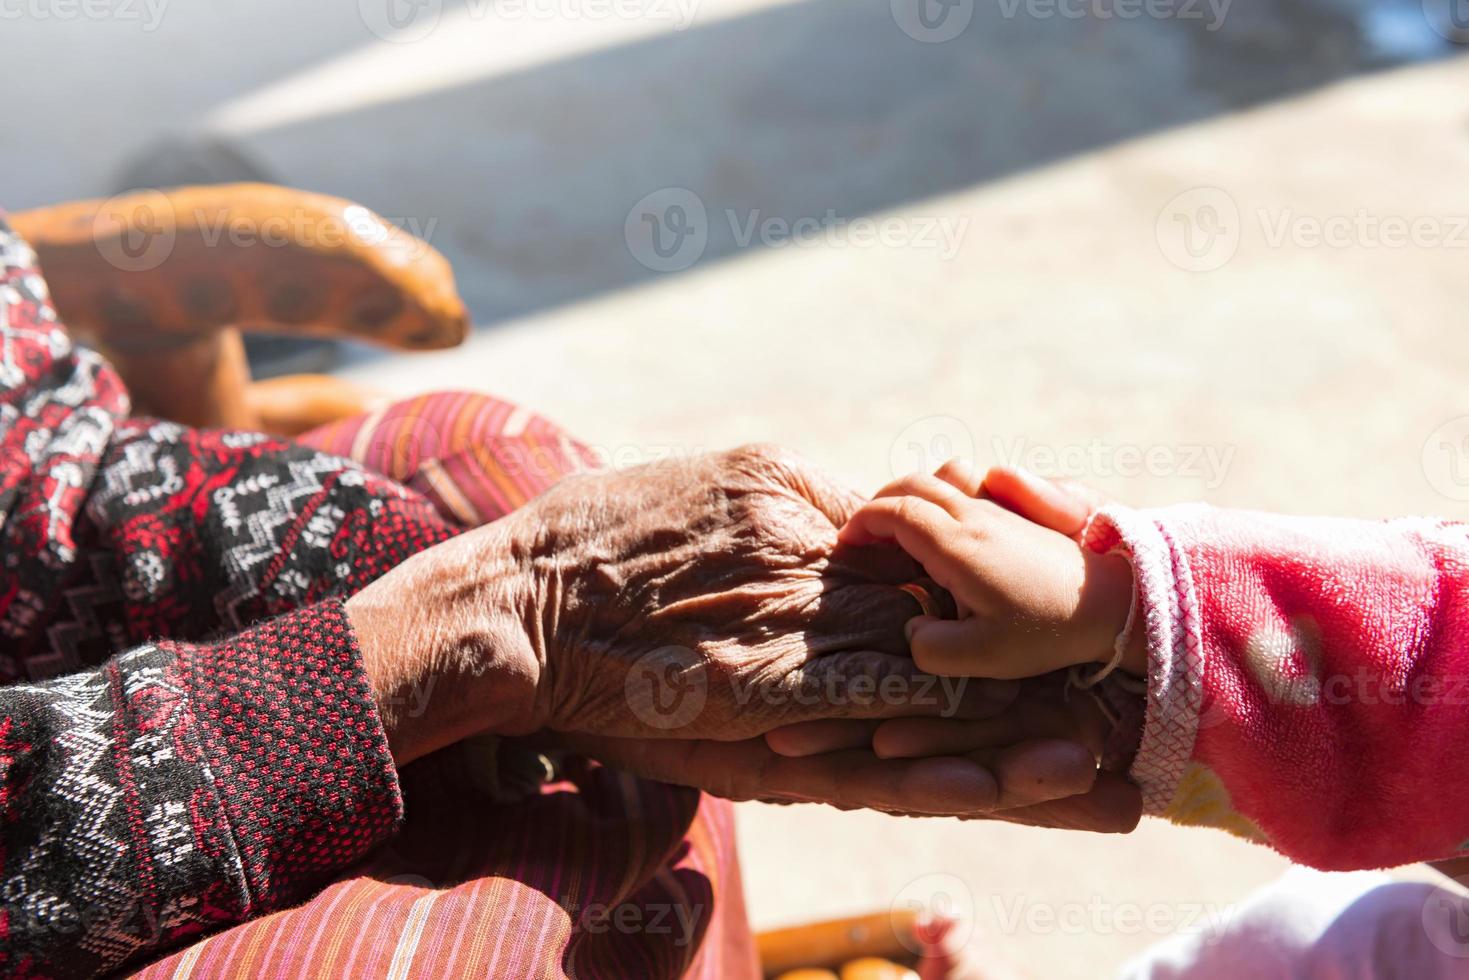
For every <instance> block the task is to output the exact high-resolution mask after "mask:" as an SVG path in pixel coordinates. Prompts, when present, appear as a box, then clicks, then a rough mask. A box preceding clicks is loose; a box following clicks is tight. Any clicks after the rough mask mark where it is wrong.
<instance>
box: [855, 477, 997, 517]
mask: <svg viewBox="0 0 1469 980" xmlns="http://www.w3.org/2000/svg"><path fill="white" fill-rule="evenodd" d="M886 497H921V498H923V499H924V500H927V501H928V502H929V503H931V504H936V505H938V506H939V507H942V508H943V509H944V510H946V511H948V512H949V514H950V516H952V517H953V518H954V519H955V520H963V519H964V516H965V515H966V514H967V513H968V512H969V509H970V507H971V506H972V505H973V503H974V501H973V499H971V498H970V497H969V496H968V495H967V494H965V493H964V492H963V491H961V490H960V489H959V488H958V487H956V486H954V485H953V484H952V483H950V482H948V481H947V480H940V479H939V478H938V477H937V476H932V475H930V474H928V473H909V474H908V475H907V476H905V477H903V478H902V479H898V480H894V481H893V482H892V483H889V484H888V485H887V486H885V487H883V488H882V489H881V490H879V491H878V492H877V495H876V496H875V497H874V498H873V499H874V500H882V499H884V498H886Z"/></svg>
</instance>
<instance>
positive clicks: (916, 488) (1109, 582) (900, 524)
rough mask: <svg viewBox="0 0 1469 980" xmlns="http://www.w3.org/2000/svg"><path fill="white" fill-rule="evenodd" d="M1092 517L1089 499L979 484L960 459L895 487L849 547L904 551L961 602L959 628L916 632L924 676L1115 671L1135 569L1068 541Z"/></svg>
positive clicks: (995, 476) (929, 621) (872, 506)
mask: <svg viewBox="0 0 1469 980" xmlns="http://www.w3.org/2000/svg"><path fill="white" fill-rule="evenodd" d="M1002 504H1003V505H1004V506H1002ZM1007 507H1009V508H1011V509H1006V508H1007ZM1089 510H1090V508H1089V506H1088V505H1087V503H1086V501H1084V500H1083V499H1081V498H1080V497H1078V496H1076V495H1073V494H1071V493H1069V492H1068V491H1066V490H1064V489H1062V488H1060V487H1057V486H1055V485H1053V484H1050V483H1047V482H1045V481H1040V480H1037V479H1036V478H1035V477H1032V476H1029V475H1028V474H1025V473H1023V472H1020V471H1016V470H1008V469H997V470H992V471H991V472H990V474H989V475H987V476H986V477H985V478H984V480H983V481H981V480H980V479H979V478H978V477H977V476H976V475H975V473H974V471H973V469H972V468H971V467H969V466H968V465H967V464H965V463H964V462H962V461H960V460H952V461H950V462H949V463H946V464H945V465H944V466H943V467H942V468H941V469H940V470H939V471H938V473H937V474H936V475H934V476H927V475H924V474H914V475H913V476H909V477H905V478H904V479H902V480H899V481H897V482H896V483H893V484H891V485H889V486H888V487H887V488H885V489H884V490H883V491H882V492H881V493H880V494H878V496H877V498H876V499H874V500H872V501H871V502H870V503H868V504H866V505H865V506H863V507H862V509H861V510H859V511H858V512H857V513H856V515H854V516H853V517H852V519H851V520H850V521H848V522H847V525H846V527H844V528H843V529H842V532H841V540H842V541H843V542H844V543H846V544H851V545H868V544H874V543H877V542H880V541H893V542H896V543H897V544H898V545H899V546H901V547H902V548H903V550H904V551H906V552H907V553H908V554H909V555H911V556H912V557H913V558H914V559H916V560H917V561H918V562H920V563H921V564H922V565H923V567H924V569H925V570H926V571H927V572H928V574H929V576H930V577H932V578H933V579H934V581H936V582H937V583H938V584H939V585H942V586H943V587H944V588H946V589H948V590H949V591H950V592H951V593H953V595H954V598H955V600H956V601H957V602H958V604H959V619H957V620H941V619H935V618H933V617H931V616H919V617H916V618H915V619H913V620H911V621H910V622H909V623H908V634H909V641H910V645H911V647H912V651H913V659H914V661H915V662H916V663H917V664H918V666H919V667H920V668H922V669H923V670H925V671H927V672H929V673H933V674H946V675H950V676H975V677H994V678H1020V677H1033V676H1036V675H1038V674H1045V673H1049V672H1051V671H1053V670H1057V669H1060V668H1065V667H1071V666H1074V665H1077V664H1085V663H1092V662H1099V663H1107V662H1109V661H1111V660H1112V658H1113V655H1114V644H1115V642H1116V639H1117V636H1118V634H1119V633H1120V632H1121V631H1122V629H1123V627H1124V625H1125V624H1126V622H1127V618H1128V613H1129V612H1130V610H1131V606H1132V568H1131V565H1130V564H1129V563H1128V561H1127V560H1126V559H1125V558H1122V557H1120V556H1116V555H1101V554H1097V553H1095V552H1092V551H1089V550H1087V549H1084V548H1082V547H1081V546H1080V545H1079V544H1078V543H1077V542H1076V541H1075V540H1073V539H1072V538H1071V537H1068V535H1069V534H1077V533H1079V532H1080V531H1081V528H1082V526H1083V525H1084V524H1085V520H1086V515H1087V513H1088V512H1089ZM1037 521H1039V522H1041V523H1037ZM1063 532H1064V533H1063ZM1134 639H1138V638H1137V637H1135V638H1134ZM1131 647H1132V649H1131V651H1130V655H1129V656H1128V657H1127V658H1125V659H1124V661H1123V667H1124V668H1125V669H1129V670H1133V671H1134V672H1137V673H1141V672H1142V671H1143V662H1144V658H1143V653H1142V648H1141V647H1142V645H1141V644H1140V643H1133V644H1132V645H1131Z"/></svg>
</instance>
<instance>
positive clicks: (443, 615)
mask: <svg viewBox="0 0 1469 980" xmlns="http://www.w3.org/2000/svg"><path fill="white" fill-rule="evenodd" d="M859 503H860V501H859V500H858V499H857V498H856V497H855V495H853V494H850V493H848V492H846V491H844V490H842V489H840V488H838V487H836V486H834V485H833V484H831V483H830V482H829V481H828V480H826V479H825V478H824V477H823V476H822V475H821V474H819V473H817V472H816V471H815V470H813V469H812V468H811V467H809V466H808V465H806V464H805V463H803V462H802V461H800V460H799V459H797V458H795V457H793V456H791V455H789V454H786V453H783V452H781V451H779V450H773V449H768V448H763V447H754V448H746V449H741V450H736V451H733V452H727V453H720V454H714V455H707V456H699V457H696V458H693V459H689V460H679V461H671V462H665V463H658V464H653V465H649V466H644V467H640V468H637V469H633V470H627V471H621V472H610V473H599V474H590V475H583V476H578V477H573V478H570V479H567V480H565V481H563V482H562V483H561V484H559V485H558V486H556V487H555V488H554V489H552V490H551V491H549V492H548V493H546V494H545V495H543V496H542V497H540V498H538V499H537V500H535V501H533V502H532V503H531V504H529V505H528V506H526V507H524V508H521V509H520V510H519V511H517V512H515V513H514V514H512V515H510V516H509V517H507V518H505V519H504V520H501V521H498V522H496V523H495V524H492V525H489V526H486V527H484V528H480V529H477V530H475V531H473V532H470V533H468V534H465V535H463V536H461V537H459V538H456V539H454V540H453V541H450V542H446V543H445V544H443V545H440V546H439V547H436V548H434V549H431V550H430V551H426V552H424V553H422V554H420V555H418V556H416V557H414V558H413V559H412V560H410V561H408V562H406V563H405V564H403V565H402V566H400V567H399V568H397V569H395V570H394V571H393V572H392V573H390V574H389V575H387V576H385V577H384V578H382V579H380V580H379V581H377V582H375V583H374V584H373V585H372V586H370V587H369V588H368V589H366V590H364V591H363V592H362V593H360V594H359V595H358V596H356V597H354V598H353V599H352V600H351V601H350V602H349V603H348V607H347V608H348V612H349V615H350V616H351V617H352V621H353V623H354V626H355V627H356V628H357V630H358V633H359V636H360V638H361V643H362V646H363V650H364V657H365V660H366V662H367V665H368V669H369V672H370V673H371V674H372V675H373V676H374V683H375V684H376V685H377V686H378V689H379V694H380V698H379V699H380V703H381V704H382V705H383V710H384V715H385V721H386V722H387V724H388V730H389V733H390V738H391V739H392V741H393V742H394V747H395V751H397V752H399V753H400V756H407V757H412V756H417V755H421V754H423V753H424V752H426V751H431V750H432V749H433V748H435V747H437V746H439V745H443V744H447V743H448V742H450V741H454V740H457V739H458V738H461V737H464V736H466V735H469V734H474V733H478V732H486V731H489V732H494V733H497V734H507V735H519V734H526V733H529V732H533V731H538V730H542V729H549V730H553V731H564V732H582V733H591V734H596V735H601V736H622V737H636V736H646V735H656V736H660V737H679V738H715V739H720V740H737V739H743V738H749V737H751V736H755V735H759V734H761V733H763V732H765V731H767V730H769V729H771V728H774V727H776V726H778V725H782V724H789V723H793V722H799V721H807V720H811V719H816V718H826V717H860V718H880V717H893V716H899V715H911V714H930V715H932V714H956V713H960V712H965V713H974V712H981V713H982V712H983V711H984V710H985V708H984V705H985V702H986V701H990V700H996V699H998V701H999V702H1000V703H1001V704H1002V703H1003V701H1004V700H1005V699H1006V698H1008V697H1009V693H1008V692H1009V690H1010V688H1009V687H1008V686H1004V685H992V684H986V683H985V682H976V681H972V680H971V681H966V682H965V683H962V684H961V683H958V682H956V681H955V680H953V679H945V680H942V681H941V680H939V679H938V678H934V677H931V676H929V675H926V674H924V673H923V672H921V671H919V670H918V669H917V668H916V666H915V665H914V663H913V661H912V659H911V658H910V657H909V656H908V651H907V645H906V640H905V639H904V636H903V624H904V623H905V622H906V621H907V620H908V619H910V618H911V617H913V616H914V615H916V614H917V613H918V612H919V611H920V610H919V605H918V603H917V602H916V601H915V599H914V598H913V596H912V595H911V594H909V593H908V592H906V591H904V590H903V589H902V588H901V587H900V586H901V585H902V584H903V583H906V582H910V581H911V580H912V579H914V578H916V577H918V576H919V575H920V572H919V570H918V567H917V565H916V563H913V562H911V561H909V560H907V559H901V560H899V561H893V560H891V559H892V556H890V555H889V556H880V555H876V554H873V553H872V550H869V551H868V552H867V553H865V554H862V553H858V554H851V555H844V554H841V553H839V552H838V550H837V547H836V545H837V531H838V528H839V527H840V525H841V523H842V522H843V521H845V520H846V518H847V516H848V515H850V513H851V512H852V511H853V510H854V509H855V508H856V507H857V506H858V505H859ZM427 684H432V685H433V691H432V692H431V693H429V694H428V695H427V696H425V695H424V694H423V690H424V686H425V685H427ZM410 704H426V705H427V709H426V710H424V711H423V712H421V714H422V717H417V718H413V717H408V715H409V712H408V711H406V710H405V709H404V707H403V706H405V705H410ZM998 706H999V705H996V707H998Z"/></svg>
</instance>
